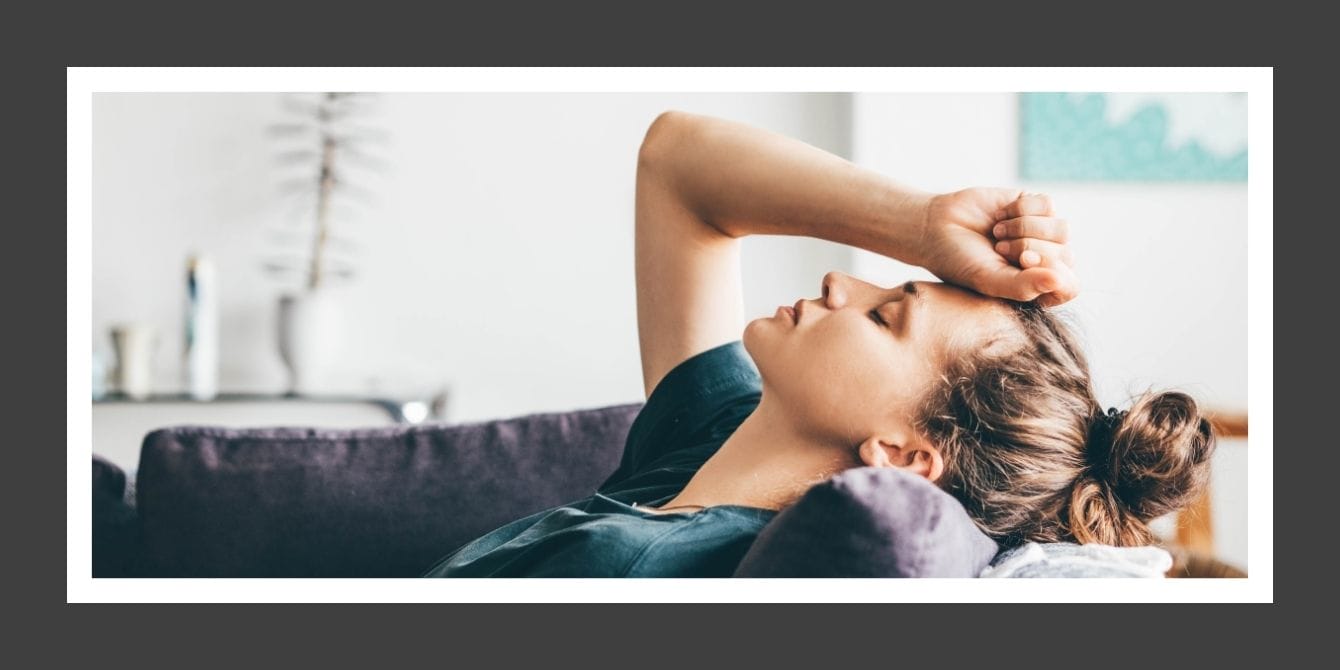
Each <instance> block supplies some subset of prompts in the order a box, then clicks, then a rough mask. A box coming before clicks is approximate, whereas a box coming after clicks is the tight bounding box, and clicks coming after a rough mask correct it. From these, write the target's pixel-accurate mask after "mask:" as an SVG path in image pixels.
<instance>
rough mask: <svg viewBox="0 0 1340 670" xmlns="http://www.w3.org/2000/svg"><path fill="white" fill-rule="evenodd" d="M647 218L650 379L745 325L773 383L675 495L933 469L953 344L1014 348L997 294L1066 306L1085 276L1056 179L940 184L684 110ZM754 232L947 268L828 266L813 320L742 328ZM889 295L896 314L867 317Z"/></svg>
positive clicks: (646, 357)
mask: <svg viewBox="0 0 1340 670" xmlns="http://www.w3.org/2000/svg"><path fill="white" fill-rule="evenodd" d="M635 220H636V230H635V245H634V246H635V259H636V263H635V266H636V279H637V305H638V337H639V344H640V347H641V353H642V371H643V382H644V386H645V391H646V393H647V395H650V394H651V392H652V391H653V390H654V389H655V387H656V385H657V384H658V383H659V382H660V380H661V379H662V378H663V377H664V376H665V374H666V373H667V372H669V371H670V370H671V369H673V368H674V367H675V366H676V365H678V364H679V363H681V362H683V361H684V360H686V359H687V358H689V357H691V356H693V355H695V354H698V353H700V352H702V351H705V350H707V349H710V348H712V347H715V346H718V345H721V344H724V343H726V342H729V341H732V340H735V339H740V338H741V337H743V340H744V344H745V348H746V350H747V351H748V352H749V354H750V356H751V357H753V358H754V361H755V363H756V364H757V365H758V367H759V371H760V372H761V373H762V376H763V382H764V388H763V397H762V401H761V403H760V405H759V407H758V408H757V409H756V410H755V411H754V413H753V414H751V415H750V416H749V417H748V418H747V419H746V420H745V421H744V423H742V424H741V426H740V427H739V428H738V429H737V430H736V432H735V433H734V434H732V435H731V437H730V438H729V439H728V440H727V441H726V442H725V443H724V444H723V445H722V447H721V449H720V450H719V451H718V452H717V453H716V454H715V455H714V456H713V457H712V458H711V459H709V460H708V462H707V463H705V464H704V465H703V467H702V468H700V469H699V471H698V473H697V474H696V475H695V476H694V478H693V480H691V481H690V482H689V484H688V485H687V486H686V487H685V489H684V490H683V491H682V492H681V493H680V494H679V496H677V497H676V498H675V499H674V500H672V501H670V502H669V503H667V504H666V505H665V506H663V507H662V509H666V510H669V509H671V508H675V509H698V508H701V507H707V506H711V505H717V504H736V505H748V506H756V507H764V508H769V509H780V508H781V507H783V506H785V505H787V504H789V503H790V502H791V501H793V500H794V499H795V498H797V497H799V496H800V495H801V494H803V493H804V491H805V490H806V489H808V488H809V487H810V486H811V485H813V484H815V483H818V482H820V481H823V480H824V479H826V478H827V477H830V476H832V475H833V474H836V473H838V472H840V471H842V470H844V469H847V468H850V467H857V466H862V465H869V466H877V467H900V468H905V469H908V470H910V471H913V472H916V473H918V474H921V475H923V476H926V477H928V478H931V479H935V478H936V477H938V476H939V473H940V471H941V470H942V469H943V465H944V464H943V461H942V459H941V457H940V454H939V452H938V450H936V449H935V447H934V445H932V444H930V443H929V442H928V441H927V440H925V439H924V438H923V437H922V436H921V435H919V434H918V433H917V432H916V430H915V426H914V422H913V420H912V419H913V416H912V409H913V404H914V403H915V401H916V399H917V398H919V397H920V395H921V393H922V392H924V390H925V389H926V388H928V385H929V384H931V383H934V381H935V379H936V377H937V374H938V370H939V367H940V366H941V365H942V364H943V362H944V361H945V360H946V357H948V356H952V355H954V352H956V351H960V350H961V348H962V347H984V346H1010V342H1011V341H1012V339H1013V336H1014V335H1015V333H1012V332H1011V327H1010V323H1009V321H1008V319H1007V318H1006V310H1005V308H1004V306H1003V305H1002V304H1001V303H1000V299H1012V300H1039V301H1041V302H1042V303H1043V304H1045V305H1053V304H1060V303H1062V302H1065V301H1067V300H1070V299H1071V298H1073V297H1074V296H1075V295H1076V294H1077V292H1078V281H1077V279H1076V277H1075V275H1074V272H1073V269H1072V265H1073V258H1072V256H1071V254H1070V250H1069V249H1068V247H1066V242H1067V238H1068V225H1067V224H1066V222H1065V221H1064V220H1062V219H1060V218H1058V217H1056V216H1055V212H1054V209H1053V205H1052V202H1051V200H1050V198H1048V197H1047V196H1045V195H1041V194H1028V193H1024V192H1022V191H1019V190H1017V189H1003V188H970V189H964V190H962V191H956V192H953V193H946V194H932V193H927V192H924V191H919V190H916V189H912V188H909V187H907V186H904V185H902V184H899V183H897V182H895V181H893V180H891V179H889V178H888V177H885V176H884V175H881V174H878V173H876V172H873V171H870V170H867V169H864V168H861V167H859V166H856V165H853V164H852V163H850V162H848V161H845V160H843V159H841V158H839V157H837V156H834V155H832V154H829V153H826V152H824V151H821V150H819V149H817V148H815V147H812V146H809V145H807V144H804V143H802V142H798V141H796V140H793V139H790V138H786V137H783V136H780V135H776V134H773V133H769V132H767V131H763V130H760V129H757V128H750V127H748V126H744V125H741V124H737V123H733V122H730V121H725V120H722V119H713V118H710V117H702V116H696V115H691V114H684V113H680V112H667V113H665V114H662V115H661V116H659V117H658V118H657V119H656V120H655V121H654V122H653V123H652V125H651V127H650V128H649V129H648V131H647V135H646V138H645V139H644V141H643V144H642V147H641V150H640V152H639V155H638V172H637V191H636V207H635ZM754 234H773V235H805V236H810V237H816V238H820V239H825V240H829V241H833V242H840V243H844V244H849V245H852V246H857V247H860V248H862V249H866V250H869V251H872V252H875V253H880V254H883V255H886V256H889V257H891V258H895V259H898V260H901V261H904V262H907V263H911V264H916V265H921V266H922V267H925V268H927V269H929V270H930V271H931V272H932V273H934V274H935V275H936V276H937V277H939V278H941V279H943V280H945V282H946V283H944V284H940V283H934V282H917V283H916V284H915V285H914V286H915V288H916V289H917V290H916V291H915V293H912V294H909V292H908V291H907V290H906V287H905V286H896V287H877V286H874V285H871V284H868V283H866V282H862V281H860V280H858V279H856V278H854V277H850V276H847V275H843V274H841V273H829V274H828V275H826V276H825V278H824V281H823V286H822V288H821V295H820V296H819V297H818V298H811V299H807V300H805V301H804V302H803V303H802V307H801V312H802V319H801V323H800V324H795V323H790V322H789V320H790V319H789V317H785V316H783V315H782V314H783V313H779V314H775V315H773V316H772V317H768V318H764V319H756V320H754V321H751V322H750V323H749V324H748V326H747V327H746V325H745V320H744V308H743V297H742V295H743V291H742V286H741V278H740V247H739V238H741V237H744V236H746V235H754ZM1000 243H1004V244H1003V245H1001V246H999V247H998V246H997V245H998V244H1000ZM960 287H963V288H960ZM876 309H877V310H878V312H877V313H878V314H881V315H883V316H884V319H885V320H886V321H887V322H888V324H890V325H888V326H881V325H880V324H879V323H877V322H876V321H875V320H874V319H872V318H871V317H870V316H869V314H870V312H871V310H876Z"/></svg>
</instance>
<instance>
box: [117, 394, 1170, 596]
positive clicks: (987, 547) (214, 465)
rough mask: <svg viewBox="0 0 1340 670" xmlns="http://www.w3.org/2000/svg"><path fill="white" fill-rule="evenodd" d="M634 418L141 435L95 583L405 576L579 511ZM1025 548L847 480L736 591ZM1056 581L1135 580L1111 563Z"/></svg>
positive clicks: (790, 516) (908, 487) (809, 504)
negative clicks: (528, 519)
mask: <svg viewBox="0 0 1340 670" xmlns="http://www.w3.org/2000/svg"><path fill="white" fill-rule="evenodd" d="M641 407H642V405H641V403H633V404H625V405H615V406H609V407H601V408H595V409H585V410H578V411H572V412H554V413H540V414H531V415H527V416H521V417H513V418H508V419H500V420H496V421H485V422H477V423H469V424H459V425H452V424H442V423H430V424H420V425H406V426H393V427H378V428H366V429H352V430H350V429H319V428H293V427H283V428H247V429H235V428H218V427H207V426H174V427H167V428H162V429H159V430H155V431H153V432H151V433H149V434H148V435H146V436H145V437H144V440H143V444H142V447H141V452H140V458H139V463H138V467H137V468H136V469H135V470H133V471H130V472H126V471H123V470H122V469H120V468H118V467H117V466H115V465H114V464H112V463H110V462H108V461H107V460H105V459H103V458H100V457H98V456H96V455H94V457H93V472H92V485H93V510H92V514H93V576H94V577H110V578H115V577H416V576H419V575H420V574H422V573H423V572H424V571H425V570H426V569H427V568H428V567H430V566H431V565H432V564H433V563H434V562H436V561H437V560H438V559H439V558H441V557H442V556H444V555H446V554H447V553H449V552H450V551H452V550H454V549H455V548H457V547H459V546H461V545H463V544H465V543H466V542H469V541H470V540H472V539H474V538H476V537H478V536H480V535H482V534H484V533H486V532H488V531H490V530H492V529H494V528H496V527H498V526H501V525H503V524H504V523H507V522H509V521H512V520H514V519H517V518H520V517H522V516H525V515H528V514H531V513H533V512H537V511H540V510H543V509H546V508H549V507H553V506H556V505H560V504H563V503H565V502H571V501H574V500H578V499H581V498H584V497H586V496H588V495H590V494H591V493H592V492H593V491H594V490H595V489H596V487H597V486H598V485H599V484H600V483H601V482H602V481H604V479H605V478H606V477H607V476H608V475H609V474H610V473H611V472H613V471H614V469H615V468H616V466H617V465H618V463H619V459H620V456H621V454H622V450H623V444H624V440H625V438H626V436H627V433H628V429H629V427H630V426H631V425H632V422H633V419H634V418H635V417H636V416H637V412H638V410H639V409H641ZM1021 549H1022V548H1010V549H1008V550H1005V551H1002V548H1001V547H998V546H997V545H996V543H995V542H993V541H992V540H991V539H990V538H988V537H987V536H985V535H983V534H982V533H981V532H980V531H979V530H978V529H977V528H976V526H975V525H973V524H972V522H971V521H970V520H969V519H968V517H967V514H966V512H965V511H964V510H963V508H962V506H961V505H959V504H958V502H957V501H955V500H954V499H953V498H952V497H950V496H949V495H948V494H945V493H944V492H942V491H940V490H939V489H938V488H936V487H934V486H933V485H931V484H930V483H928V482H926V480H924V479H922V478H919V477H915V476H912V475H907V474H905V473H902V472H901V471H897V470H893V469H888V468H858V469H854V470H849V471H847V472H844V473H842V474H840V475H838V476H836V477H834V478H832V479H830V480H829V481H827V482H824V483H822V484H820V485H817V486H815V487H813V488H812V489H811V490H810V491H809V492H808V493H806V495H805V496H804V497H802V498H801V500H800V501H799V502H797V503H796V504H795V505H793V506H791V507H790V508H788V509H786V510H784V511H783V512H782V513H780V514H779V515H778V516H777V517H776V518H775V519H774V520H773V521H772V522H771V523H770V524H769V525H768V527H766V528H765V529H764V530H763V532H762V533H760V535H759V537H758V539H757V541H756V542H755V543H754V545H753V546H752V547H751V549H750V550H749V552H748V553H747V554H746V556H745V557H744V560H743V561H742V562H741V564H740V566H739V569H738V570H737V572H736V576H738V577H976V576H978V575H979V574H981V573H982V572H983V571H984V570H987V569H988V568H990V567H991V566H1000V565H1001V564H1002V561H1003V560H1004V559H1007V558H1011V557H1012V558H1013V559H1014V560H1013V561H1012V562H1011V561H1005V563H1006V564H1009V565H1013V564H1014V563H1018V562H1019V560H1020V559H1022V558H1026V557H1025V556H1023V555H1022V554H1020V553H1019V552H1020V550H1021ZM1075 549H1076V546H1075V545H1070V546H1068V547H1062V546H1057V547H1053V546H1046V547H1037V546H1036V545H1035V546H1033V547H1031V550H1032V551H1033V554H1036V556H1037V557H1041V560H1031V562H1030V563H1029V565H1030V566H1031V567H1030V568H1029V570H1031V573H1027V574H1030V576H1054V575H1055V574H1057V573H1054V572H1053V573H1049V572H1048V570H1049V568H1048V567H1047V566H1048V563H1047V562H1046V557H1047V556H1048V555H1049V552H1051V551H1052V550H1059V551H1061V552H1062V553H1064V552H1066V551H1072V552H1073V551H1074V550H1075ZM1044 550H1045V551H1044ZM1033 554H1030V555H1033ZM1056 555H1057V556H1060V555H1061V554H1056ZM1063 563H1064V564H1065V565H1069V566H1071V568H1073V566H1074V565H1075V563H1074V562H1073V561H1070V560H1069V559H1066V561H1064V562H1063ZM1057 565H1058V566H1061V565H1062V564H1061V563H1058V564H1057ZM1090 567H1092V566H1090ZM1165 569H1166V567H1165ZM1023 574H1026V572H1019V573H1018V575H1023ZM1068 574H1073V575H1075V576H1147V575H1144V574H1141V573H1139V572H1138V571H1137V572H1131V571H1129V570H1126V569H1124V568H1122V567H1121V566H1119V565H1116V564H1113V565H1112V566H1111V568H1110V569H1107V570H1106V571H1104V570H1099V571H1097V572H1094V571H1093V570H1089V571H1088V572H1084V573H1075V572H1074V571H1073V569H1071V572H1070V573H1068ZM1002 576H1016V575H1013V574H1011V575H1002Z"/></svg>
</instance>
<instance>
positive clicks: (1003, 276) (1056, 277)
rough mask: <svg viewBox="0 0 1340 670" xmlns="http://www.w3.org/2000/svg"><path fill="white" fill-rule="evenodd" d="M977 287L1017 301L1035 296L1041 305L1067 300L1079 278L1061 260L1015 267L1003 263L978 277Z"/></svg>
mask: <svg viewBox="0 0 1340 670" xmlns="http://www.w3.org/2000/svg"><path fill="white" fill-rule="evenodd" d="M977 290H979V291H981V292H982V293H985V294H987V295H993V296H996V297H998V298H1008V299H1010V300H1018V301H1020V302H1028V301H1030V300H1037V301H1038V304H1040V305H1042V306H1044V307H1054V306H1056V305H1060V304H1062V303H1065V302H1069V301H1070V300H1072V299H1074V298H1075V296H1077V295H1079V279H1078V278H1077V277H1076V276H1075V273H1074V271H1073V270H1071V269H1070V267H1069V266H1067V265H1065V264H1056V265H1055V266H1053V267H1044V266H1036V267H1029V268H1025V269H1022V270H1021V269H1019V268H1016V267H1014V266H1013V265H1009V264H1004V263H1002V265H1001V266H1000V267H997V268H996V269H994V270H992V271H991V272H990V273H988V274H986V275H985V276H983V277H981V278H980V280H979V281H978V286H977Z"/></svg>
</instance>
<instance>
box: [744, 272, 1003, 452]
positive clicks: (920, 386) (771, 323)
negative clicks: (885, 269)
mask: <svg viewBox="0 0 1340 670" xmlns="http://www.w3.org/2000/svg"><path fill="white" fill-rule="evenodd" d="M821 295H822V297H820V298H818V299H813V300H801V301H799V302H797V303H796V306H795V308H794V309H793V308H788V307H779V308H778V310H777V313H776V314H775V315H773V316H771V317H768V318H762V319H755V320H754V321H751V322H750V323H749V325H748V326H747V327H746V328H745V332H744V345H745V349H746V350H747V351H748V352H749V355H750V356H751V357H752V358H753V359H754V362H755V364H756V365H757V366H758V368H759V372H760V373H761V374H762V377H763V389H764V396H765V397H767V396H770V395H771V396H773V397H774V398H775V399H776V400H777V401H780V403H781V406H782V407H784V408H786V412H787V415H788V416H791V417H794V418H796V419H797V425H798V426H801V427H802V428H803V429H804V430H806V431H807V432H809V433H810V437H813V438H815V439H821V440H841V441H843V442H844V443H846V444H855V443H858V442H860V441H862V440H865V439H867V438H869V437H871V436H872V435H877V434H880V433H881V432H884V431H888V430H902V429H905V428H907V427H908V426H909V422H910V421H911V419H912V417H913V415H914V411H915V409H916V405H917V403H918V402H919V401H920V400H921V399H922V397H923V394H924V393H925V392H926V391H927V390H928V389H929V388H930V386H931V385H932V384H935V383H939V381H940V379H939V377H940V370H942V369H943V368H944V365H945V364H946V363H947V362H948V361H949V360H950V357H952V356H957V355H960V354H962V353H965V352H967V351H971V350H974V349H984V348H991V347H1011V346H1017V343H1019V342H1020V341H1021V339H1020V338H1021V335H1022V332H1021V330H1020V328H1019V326H1018V325H1017V323H1016V321H1015V320H1014V318H1013V316H1012V315H1011V314H1010V311H1009V308H1008V307H1006V305H1005V304H1004V303H1003V302H1001V301H1000V300H998V299H995V298H987V297H985V296H982V295H980V294H977V293H974V292H972V291H969V290H966V289H961V288H958V287H956V286H953V285H950V284H943V283H938V282H921V281H916V282H907V283H904V284H902V285H900V286H895V287H892V288H881V287H879V286H875V285H874V284H870V283H867V282H864V281H861V280H859V279H856V278H855V277H852V276H850V275H846V274H843V273H840V272H830V273H828V274H827V275H824V278H823V286H822V294H821Z"/></svg>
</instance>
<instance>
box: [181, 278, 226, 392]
mask: <svg viewBox="0 0 1340 670" xmlns="http://www.w3.org/2000/svg"><path fill="white" fill-rule="evenodd" d="M218 289H219V284H218V278H217V277H216V276H215V274H214V263H213V262H212V261H210V259H209V258H208V257H206V256H201V255H194V256H191V257H190V259H189V260H188V261H187V263H186V348H185V358H186V361H185V362H186V388H187V392H188V393H190V395H191V397H192V398H194V399H195V400H213V399H214V396H216V395H218V392H219V292H218Z"/></svg>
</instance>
